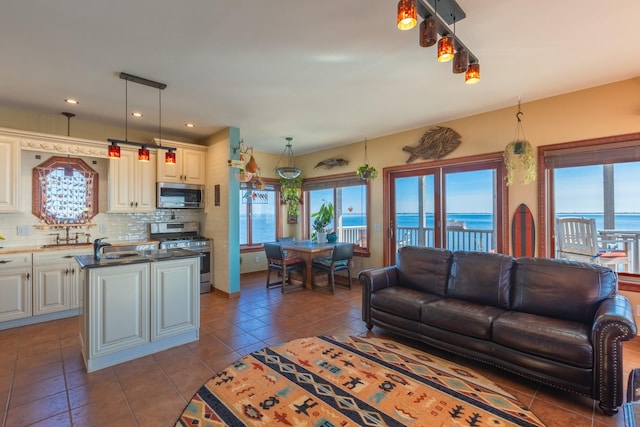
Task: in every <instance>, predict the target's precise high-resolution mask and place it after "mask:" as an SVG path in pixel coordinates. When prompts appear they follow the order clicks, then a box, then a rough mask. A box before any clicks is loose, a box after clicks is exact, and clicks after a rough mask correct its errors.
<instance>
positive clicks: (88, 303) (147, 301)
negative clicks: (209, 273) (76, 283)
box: [76, 249, 200, 372]
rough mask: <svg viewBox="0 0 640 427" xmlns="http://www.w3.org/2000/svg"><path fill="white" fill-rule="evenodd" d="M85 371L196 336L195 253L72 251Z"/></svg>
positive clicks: (197, 290) (197, 260)
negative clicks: (77, 276) (96, 253)
mask: <svg viewBox="0 0 640 427" xmlns="http://www.w3.org/2000/svg"><path fill="white" fill-rule="evenodd" d="M76 261H77V262H78V264H79V265H80V268H82V271H83V274H81V275H80V278H81V283H80V289H81V292H82V295H81V298H82V303H81V307H80V316H79V319H80V341H81V346H82V355H83V358H84V362H85V366H86V368H87V371H88V372H92V371H96V370H98V369H102V368H106V367H108V366H112V365H115V364H118V363H122V362H126V361H129V360H133V359H136V358H138V357H142V356H146V355H149V354H152V353H156V352H158V351H162V350H166V349H168V348H171V347H175V346H178V345H182V344H185V343H188V342H192V341H196V340H197V339H198V336H199V327H200V279H199V272H200V264H199V263H200V254H199V253H197V252H193V251H189V250H185V249H159V250H143V251H129V252H115V253H108V254H103V255H102V256H101V257H100V259H96V258H94V256H93V255H83V256H77V257H76Z"/></svg>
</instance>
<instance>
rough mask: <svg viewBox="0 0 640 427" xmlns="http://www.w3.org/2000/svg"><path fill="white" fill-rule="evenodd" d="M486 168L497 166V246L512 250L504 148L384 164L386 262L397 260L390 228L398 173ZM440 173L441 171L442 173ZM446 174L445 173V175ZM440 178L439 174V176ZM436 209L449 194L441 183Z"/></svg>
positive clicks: (507, 250) (448, 171)
mask: <svg viewBox="0 0 640 427" xmlns="http://www.w3.org/2000/svg"><path fill="white" fill-rule="evenodd" d="M483 166H484V167H485V169H486V168H495V169H496V186H497V188H496V192H497V193H496V206H497V207H496V216H497V218H496V233H498V235H497V236H496V246H497V248H498V249H499V251H500V252H501V253H507V254H510V253H512V252H511V246H510V243H509V224H510V221H509V192H508V191H507V185H506V174H505V167H504V157H503V153H502V152H498V153H487V154H482V155H475V156H468V157H458V158H454V159H444V160H433V161H431V162H422V163H414V164H407V165H401V166H392V167H388V168H384V170H383V179H384V182H383V187H384V188H383V206H384V210H383V221H384V235H383V248H384V249H383V263H384V265H392V264H395V253H392V248H393V247H394V243H393V240H392V239H395V237H393V236H390V235H391V232H390V230H389V228H390V224H391V221H392V220H393V218H392V217H391V212H392V208H391V205H392V202H393V198H394V197H395V195H394V194H393V191H394V189H393V182H394V178H396V177H403V176H414V175H421V174H427V173H429V171H433V170H434V169H442V170H444V171H445V172H443V175H444V173H452V172H453V173H455V172H467V171H472V170H479V169H483ZM438 175H439V174H438ZM443 175H442V176H443ZM436 178H437V179H439V176H437V177H436ZM436 192H437V193H436V200H435V203H436V206H435V208H436V209H442V206H441V205H440V203H443V202H444V197H445V195H443V194H441V184H439V183H438V184H437V186H436Z"/></svg>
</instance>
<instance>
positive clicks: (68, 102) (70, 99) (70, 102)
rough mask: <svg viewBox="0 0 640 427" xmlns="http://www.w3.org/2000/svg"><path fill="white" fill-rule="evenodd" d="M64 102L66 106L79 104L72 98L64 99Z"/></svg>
mask: <svg viewBox="0 0 640 427" xmlns="http://www.w3.org/2000/svg"><path fill="white" fill-rule="evenodd" d="M64 102H66V103H67V104H74V105H76V104H80V102H78V100H77V99H73V98H66V99H65V100H64Z"/></svg>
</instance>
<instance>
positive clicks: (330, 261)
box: [311, 243, 356, 294]
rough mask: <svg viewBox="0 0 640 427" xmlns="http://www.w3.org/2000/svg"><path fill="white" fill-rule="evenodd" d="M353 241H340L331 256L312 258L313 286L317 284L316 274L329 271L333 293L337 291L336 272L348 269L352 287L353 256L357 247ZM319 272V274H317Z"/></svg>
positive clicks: (349, 282)
mask: <svg viewBox="0 0 640 427" xmlns="http://www.w3.org/2000/svg"><path fill="white" fill-rule="evenodd" d="M355 246H356V245H355V244H353V243H339V244H337V245H335V246H334V247H333V251H332V252H331V256H323V257H315V258H313V260H312V265H311V266H312V277H313V283H312V284H313V287H315V286H316V275H317V274H324V273H327V276H328V278H329V286H330V288H331V293H332V294H333V293H335V291H336V279H335V273H336V272H338V271H345V270H346V271H347V278H348V282H347V287H348V288H349V289H351V258H352V257H353V250H354V248H355ZM316 273H317V274H316Z"/></svg>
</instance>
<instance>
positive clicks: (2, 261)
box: [0, 259, 12, 264]
mask: <svg viewBox="0 0 640 427" xmlns="http://www.w3.org/2000/svg"><path fill="white" fill-rule="evenodd" d="M11 261H12V260H10V259H0V264H6V263H8V262H11Z"/></svg>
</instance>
